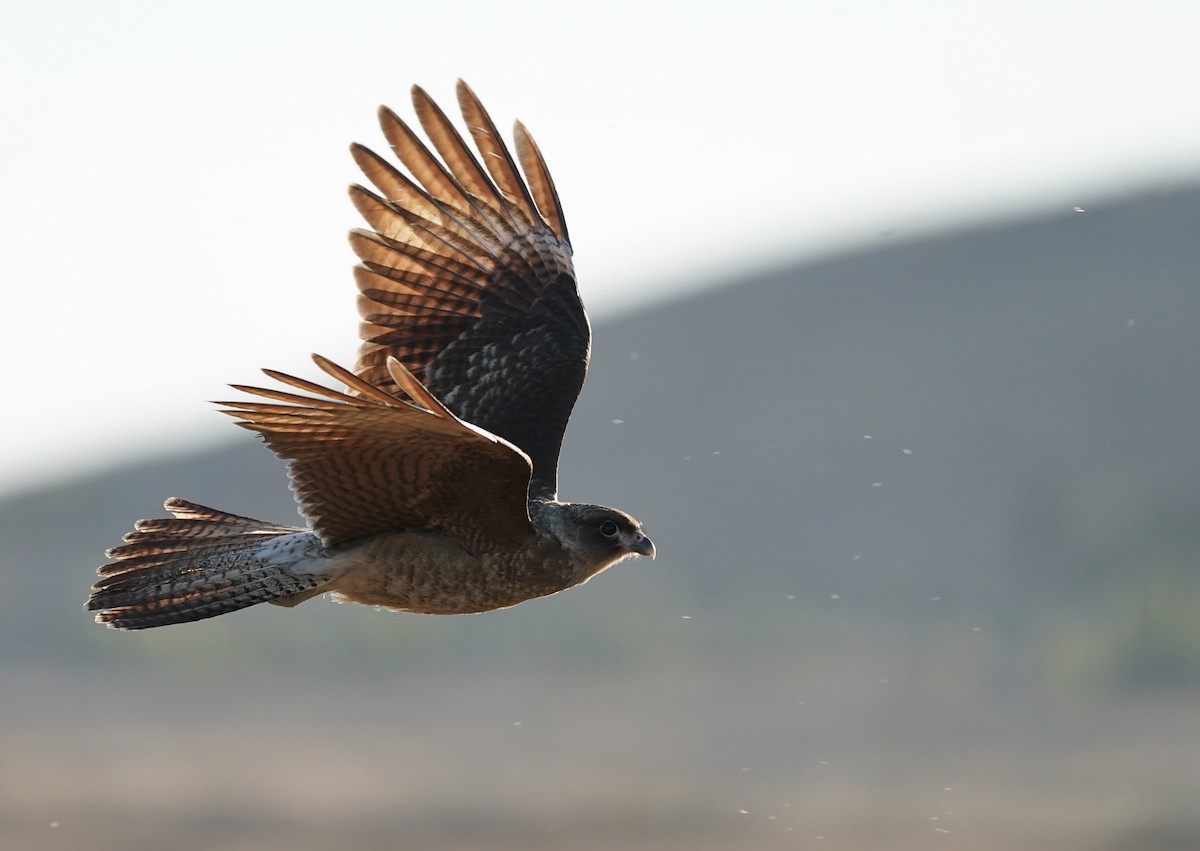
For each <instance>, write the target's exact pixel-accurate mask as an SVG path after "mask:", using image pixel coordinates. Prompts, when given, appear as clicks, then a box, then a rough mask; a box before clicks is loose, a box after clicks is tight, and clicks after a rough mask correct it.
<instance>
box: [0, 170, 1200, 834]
mask: <svg viewBox="0 0 1200 851" xmlns="http://www.w3.org/2000/svg"><path fill="white" fill-rule="evenodd" d="M1197 222H1200V191H1197V190H1195V189H1188V188H1184V189H1180V190H1177V191H1171V192H1167V191H1158V192H1147V193H1145V194H1143V195H1141V196H1137V197H1132V198H1129V199H1125V200H1122V201H1119V202H1111V203H1109V204H1101V205H1090V206H1089V207H1088V211H1087V212H1086V213H1084V214H1080V213H1074V212H1071V211H1070V207H1069V205H1066V204H1064V208H1063V211H1062V213H1061V215H1060V214H1057V213H1056V214H1052V215H1047V216H1046V217H1043V218H1041V219H1036V220H1028V221H1021V222H1014V223H1008V224H1003V225H997V226H995V227H991V228H983V229H979V230H974V231H970V232H964V233H955V234H948V235H945V236H943V237H939V238H936V239H927V240H922V241H919V242H914V243H900V242H896V243H895V244H892V243H891V241H889V240H888V239H886V238H882V237H881V241H880V245H878V246H874V247H871V248H869V249H867V250H864V251H863V252H862V253H860V254H858V255H855V256H848V257H841V258H833V259H830V260H828V261H825V262H822V263H814V264H808V265H805V266H801V267H798V268H791V269H781V270H777V271H776V272H771V273H761V274H756V275H754V276H753V277H752V278H749V279H747V280H745V281H742V282H736V285H731V286H729V287H725V288H720V289H715V290H713V291H710V292H707V293H704V294H700V295H696V296H693V297H691V298H689V299H687V300H684V301H679V302H672V303H668V304H663V305H661V306H660V307H657V308H652V309H644V310H641V311H639V312H638V313H637V314H636V315H630V316H627V317H624V318H622V319H619V320H616V321H613V322H610V323H607V324H602V325H600V326H599V327H598V328H597V329H596V341H595V342H596V355H595V360H594V366H593V373H592V376H591V378H590V379H589V382H588V385H587V387H586V388H585V392H584V395H583V397H582V399H581V402H580V405H579V407H578V409H577V413H576V416H575V418H574V419H573V421H572V426H571V429H570V431H569V433H568V440H567V446H566V452H565V457H564V461H563V473H564V481H563V491H564V495H565V496H567V497H569V498H576V499H581V500H590V501H597V502H605V503H609V504H613V505H617V506H619V507H621V508H624V509H626V510H629V511H630V512H631V513H633V514H635V515H636V516H638V517H639V518H640V519H642V520H643V521H644V522H645V523H646V524H647V527H648V529H649V531H650V533H651V535H652V536H653V537H654V539H655V542H656V543H657V544H658V547H659V552H660V554H661V555H660V557H659V559H658V560H657V561H655V562H647V561H644V560H643V561H639V562H634V563H630V564H625V565H621V566H619V567H618V568H616V569H614V570H613V571H611V572H609V573H607V574H605V575H603V576H600V577H598V578H597V579H596V580H595V581H594V582H592V583H590V584H588V585H587V586H585V587H584V588H581V589H575V590H572V591H571V592H569V593H567V594H563V595H559V596H556V597H553V598H549V599H546V600H541V601H534V602H531V603H527V604H523V605H522V606H518V607H516V608H514V609H512V610H508V611H504V612H497V613H491V614H487V615H481V616H471V617H462V618H431V617H421V616H406V615H399V614H393V613H384V612H376V611H371V610H366V609H361V608H357V607H351V606H334V605H331V604H329V603H327V602H324V601H313V602H310V603H306V604H304V605H303V606H301V607H299V608H297V609H295V610H290V611H284V610H280V609H275V608H271V607H263V608H261V609H254V610H250V611H246V612H240V613H235V614H233V615H230V616H227V617H223V618H219V619H216V620H213V621H210V622H205V623H200V624H194V625H187V626H182V627H173V628H168V629H165V630H159V631H150V632H147V633H140V634H120V633H116V632H113V631H109V630H104V629H102V628H100V627H97V626H96V625H94V624H92V623H91V621H90V616H88V615H87V614H85V613H84V612H83V611H82V603H83V600H84V598H85V596H86V591H87V585H88V584H89V583H90V581H91V578H92V571H93V569H94V567H95V565H96V564H97V563H98V562H99V560H100V558H99V556H100V554H101V552H102V551H103V549H104V548H105V547H107V546H111V545H113V544H115V543H116V542H117V541H118V540H119V537H120V535H121V534H122V533H123V532H124V531H126V530H127V529H128V528H129V526H130V524H131V522H132V521H133V520H135V519H136V518H137V517H140V516H148V515H151V514H157V513H158V512H159V511H161V509H159V508H158V505H159V504H160V503H161V500H162V499H163V498H164V497H166V496H170V495H178V496H183V497H187V498H190V499H194V500H197V501H200V502H204V503H208V504H213V505H217V506H219V507H222V508H226V509H229V510H231V511H236V512H239V513H244V514H250V515H257V516H262V517H264V518H265V519H280V520H287V519H290V518H291V517H292V516H293V509H292V508H291V507H290V501H289V497H288V494H287V491H286V486H285V478H284V475H283V471H282V468H281V466H280V465H279V464H278V463H277V462H275V461H274V460H273V459H272V458H271V457H270V455H269V453H267V452H266V451H265V450H263V449H261V447H258V446H256V445H254V443H253V441H252V440H250V439H246V438H244V439H243V440H242V441H241V442H238V443H236V444H231V446H230V448H228V449H221V450H218V451H215V452H208V453H206V454H204V455H199V456H192V455H187V454H180V455H179V456H178V457H175V458H167V459H146V462H145V464H143V465H140V466H138V467H134V468H129V469H121V470H113V471H112V472H111V473H110V474H108V475H105V476H101V477H98V478H90V479H86V480H79V481H71V482H64V483H58V484H55V483H48V484H47V485H46V487H45V488H44V489H42V490H39V491H36V492H29V493H26V494H21V495H18V496H17V497H15V498H12V499H9V500H7V501H6V502H4V503H3V504H0V539H2V541H3V547H2V548H0V582H2V583H3V586H2V587H3V589H4V591H3V595H2V596H0V648H2V650H0V683H2V685H0V688H2V695H0V837H3V839H2V841H0V845H3V846H4V847H13V848H62V849H73V848H85V847H86V848H88V849H118V848H119V849H159V848H168V847H169V848H179V849H185V851H186V849H200V848H213V847H220V848H227V849H247V851H260V849H261V850H262V851H265V849H285V848H286V849H318V848H320V849H328V848H331V847H345V848H354V849H373V848H379V849H383V848H389V849H391V848H430V849H484V848H488V849H507V848H512V849H516V848H572V849H585V851H586V849H594V848H612V847H621V848H630V849H651V848H654V849H664V848H689V849H710V848H711V849H717V848H721V849H724V848H797V847H798V848H809V847H813V848H828V849H864V848H880V849H884V848H886V849H906V848H913V849H917V848H920V849H926V848H936V847H946V848H955V849H979V851H991V849H1012V848H1055V849H1068V851H1069V849H1085V848H1086V849H1142V848H1154V849H1167V851H1169V849H1183V848H1195V847H1200V810H1198V809H1197V807H1196V801H1197V800H1198V799H1200V736H1197V735H1195V730H1196V718H1197V712H1198V711H1200V710H1198V709H1197V707H1198V706H1200V616H1198V614H1200V555H1197V554H1198V553H1200V523H1197V520H1196V518H1197V506H1200V453H1197V452H1196V434H1197V428H1198V424H1200V381H1197V369H1196V364H1197V363H1200V359H1198V358H1197V346H1198V345H1200V343H1198V341H1200V336H1197V332H1196V329H1197V327H1200V271H1198V270H1200V240H1197V239H1196V224H1197ZM585 283H586V282H585ZM254 366H257V364H251V365H249V366H248V370H251V367H254ZM251 372H252V370H251ZM251 372H248V373H247V375H246V376H231V377H230V378H231V380H246V379H247V378H249V377H250V376H251ZM133 392H134V391H133V389H131V394H132V393H133ZM127 410H128V406H127V405H125V404H124V403H123V401H122V400H114V406H113V410H112V411H108V412H94V415H95V416H122V415H128V414H127V413H124V412H126V411H127ZM206 415H207V416H213V414H208V413H206V412H205V411H204V406H203V404H202V403H200V402H199V401H198V402H197V416H206ZM231 431H232V430H231ZM234 437H235V435H232V434H231V439H233V438H234ZM79 439H80V440H83V441H86V440H87V422H86V421H82V420H81V422H80V428H79Z"/></svg>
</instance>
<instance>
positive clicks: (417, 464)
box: [218, 355, 533, 552]
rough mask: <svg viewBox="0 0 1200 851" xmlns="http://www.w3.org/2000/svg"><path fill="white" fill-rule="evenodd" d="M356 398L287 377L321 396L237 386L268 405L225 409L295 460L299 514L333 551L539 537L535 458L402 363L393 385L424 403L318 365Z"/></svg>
mask: <svg viewBox="0 0 1200 851" xmlns="http://www.w3.org/2000/svg"><path fill="white" fill-rule="evenodd" d="M313 359H314V361H316V363H317V365H318V366H319V367H320V368H321V369H322V370H323V371H324V372H325V373H326V374H328V375H330V376H331V377H333V378H335V379H337V380H338V381H341V382H343V383H345V384H346V385H347V386H348V387H350V388H351V389H352V390H353V391H354V393H355V394H356V395H350V394H348V393H340V392H338V391H336V390H331V389H329V388H326V387H323V386H321V385H319V384H316V383H314V382H311V381H307V380H305V379H301V378H296V377H294V376H291V375H287V374H285V373H281V372H275V371H270V372H269V373H268V374H269V375H270V376H271V377H273V378H275V379H277V380H278V381H280V382H281V383H283V384H285V385H287V386H289V387H292V388H295V389H299V390H304V391H306V392H308V393H315V394H317V396H318V397H317V398H314V397H310V396H303V395H299V394H296V393H292V392H290V391H284V390H276V389H265V388H256V387H247V386H240V385H239V386H237V387H236V389H238V390H241V391H242V392H245V393H247V394H249V395H251V396H257V397H259V398H263V399H268V400H270V401H267V402H262V401H255V400H243V401H239V402H220V403H218V404H221V405H223V406H225V407H224V409H223V412H224V413H227V414H230V415H232V416H235V417H237V418H238V424H239V425H241V426H243V427H245V428H248V429H250V430H252V431H256V432H258V433H259V434H261V435H262V437H263V439H264V440H265V442H266V443H267V445H268V446H269V447H270V448H271V450H272V451H273V452H275V454H277V455H279V456H280V457H281V458H283V459H285V460H286V461H287V462H288V470H289V474H290V476H291V480H292V490H293V492H294V493H295V495H296V500H297V502H298V503H299V505H300V512H301V514H303V515H304V517H305V518H306V519H307V520H308V521H309V523H310V524H311V525H312V527H313V530H314V531H315V532H316V533H317V534H318V535H319V536H320V537H321V540H322V541H323V542H324V543H325V545H326V546H335V545H337V544H340V543H344V542H346V541H350V540H354V539H356V538H362V537H365V536H368V535H374V534H378V533H382V532H393V531H409V530H423V531H440V532H443V533H446V534H448V535H451V536H454V537H455V538H456V539H458V540H460V541H461V542H462V544H463V546H464V547H466V548H467V549H468V550H471V551H474V552H482V551H483V550H484V549H486V548H488V547H491V546H520V545H522V544H525V543H527V542H528V540H529V539H530V538H531V537H532V536H533V530H532V526H531V525H530V520H529V513H528V509H527V498H528V487H529V480H530V472H531V468H530V462H529V458H528V457H527V456H526V455H525V454H524V453H522V452H521V451H520V450H519V449H517V448H516V447H514V446H512V445H511V444H509V443H508V442H507V441H505V440H503V439H501V438H498V437H496V436H495V435H493V434H489V433H488V432H486V431H483V430H481V429H478V428H476V427H474V426H471V425H468V424H466V423H463V422H462V421H460V420H459V419H458V418H457V417H455V416H454V415H453V414H452V413H451V412H450V411H449V410H447V409H446V407H445V406H444V405H442V403H441V402H440V401H439V400H438V399H437V397H436V396H434V395H433V394H432V393H430V392H429V391H428V390H427V389H426V388H425V387H424V386H423V385H422V384H421V383H420V382H419V381H418V380H417V379H416V378H415V377H414V376H413V375H412V374H411V373H407V372H406V371H405V370H404V368H403V366H402V365H400V364H399V363H398V362H396V361H392V362H391V365H392V369H393V370H394V375H393V379H394V380H396V381H397V382H398V383H399V384H400V385H401V386H402V387H403V388H404V390H405V392H406V393H407V395H408V396H409V398H411V399H413V400H414V401H413V402H409V401H405V400H404V399H401V398H399V397H397V396H395V395H393V394H391V393H388V392H386V391H385V390H383V389H381V388H379V387H376V386H374V385H372V384H371V383H369V382H367V381H365V380H363V379H362V378H361V377H359V376H356V375H354V373H352V372H350V371H349V370H347V369H344V368H342V367H340V366H338V365H337V364H334V363H333V362H331V361H329V360H326V359H325V358H322V357H320V356H319V355H314V356H313Z"/></svg>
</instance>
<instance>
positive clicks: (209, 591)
mask: <svg viewBox="0 0 1200 851" xmlns="http://www.w3.org/2000/svg"><path fill="white" fill-rule="evenodd" d="M164 507H165V508H166V509H167V510H168V511H170V512H171V514H173V515H174V517H172V518H168V519H159V520H139V521H138V522H137V523H136V524H135V525H134V531H132V532H130V533H129V534H127V535H126V536H125V543H124V544H122V545H121V546H119V547H113V548H112V549H110V550H109V551H108V552H107V553H106V555H107V556H108V557H109V558H112V559H117V560H116V561H114V562H112V563H110V564H106V565H104V566H102V567H100V568H99V571H98V572H99V574H100V578H99V579H98V580H97V581H96V584H95V585H93V586H92V596H91V597H89V598H88V601H87V609H88V610H90V611H94V612H96V613H97V614H96V621H97V622H98V623H105V624H108V625H109V626H111V627H115V628H117V629H146V628H148V627H153V626H165V625H167V624H173V623H186V622H188V621H197V620H202V619H204V618H211V617H215V616H217V615H223V614H225V613H226V612H232V611H236V610H237V609H244V608H246V607H247V606H253V605H254V604H255V603H263V602H275V603H279V604H281V605H295V604H296V603H299V602H301V601H303V600H306V599H308V598H309V597H312V596H315V595H317V594H319V593H321V590H322V589H321V586H322V585H323V584H324V582H325V580H326V579H327V577H324V576H321V575H319V574H316V575H314V574H312V573H304V572H299V573H297V572H293V571H292V570H291V566H292V565H293V564H295V563H296V562H299V561H302V560H304V559H306V558H313V557H317V556H319V554H320V552H321V545H320V540H319V539H318V538H317V537H316V535H314V534H313V533H311V532H309V531H307V530H305V529H299V528H297V527H295V526H284V525H281V524H277V523H265V522H263V521H261V520H252V519H250V518H249V517H240V516H238V515H236V514H226V513H225V512H223V511H216V510H214V509H212V508H205V507H204V506H202V505H196V504H194V503H191V502H187V501H185V500H182V499H176V498H174V497H173V498H171V499H168V500H167V501H166V503H165V505H164ZM285 536H294V540H288V541H285V540H283V538H284V537H285ZM272 541H274V542H275V545H274V546H269V545H270V544H271V542H272Z"/></svg>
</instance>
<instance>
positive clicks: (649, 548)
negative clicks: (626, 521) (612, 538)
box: [628, 532, 655, 558]
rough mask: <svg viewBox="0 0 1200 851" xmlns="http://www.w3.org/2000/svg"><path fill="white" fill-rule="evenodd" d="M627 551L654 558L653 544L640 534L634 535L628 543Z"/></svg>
mask: <svg viewBox="0 0 1200 851" xmlns="http://www.w3.org/2000/svg"><path fill="white" fill-rule="evenodd" d="M628 549H629V551H630V552H631V553H637V554H638V555H640V556H650V558H654V555H655V552H654V542H653V541H651V540H650V539H649V538H647V537H646V536H645V535H644V534H642V533H641V532H637V533H635V534H634V536H633V540H632V541H630V542H629V545H628Z"/></svg>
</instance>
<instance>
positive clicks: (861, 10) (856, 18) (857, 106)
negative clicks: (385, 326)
mask: <svg viewBox="0 0 1200 851" xmlns="http://www.w3.org/2000/svg"><path fill="white" fill-rule="evenodd" d="M15 5H16V4H9V6H10V8H8V9H6V11H5V12H3V13H0V66H2V74H0V109H2V111H3V116H4V124H3V127H4V132H3V136H2V137H0V138H2V139H3V148H4V156H3V157H2V158H0V172H2V183H0V185H2V186H3V188H4V200H3V203H0V215H2V216H3V222H2V224H3V227H2V229H0V233H2V234H3V240H4V244H3V248H2V250H0V279H2V281H3V287H4V303H3V305H4V309H3V311H2V312H0V346H2V347H3V354H4V363H5V365H6V372H7V381H6V383H7V386H8V393H7V400H8V401H7V402H6V405H5V430H6V433H5V437H6V439H5V440H4V441H0V494H2V493H4V492H11V491H12V490H14V489H17V488H20V487H23V486H26V485H29V484H37V483H46V482H50V481H53V480H55V479H58V478H61V477H64V476H67V475H70V474H71V473H72V472H75V471H79V470H93V469H103V468H104V467H106V466H110V465H113V464H116V463H120V462H122V461H125V460H128V459H131V458H134V457H138V456H139V455H141V454H153V453H157V452H160V451H163V450H167V449H174V450H180V449H183V448H186V447H188V446H204V445H209V444H212V443H214V442H216V441H218V440H221V439H226V438H232V437H233V436H234V435H235V434H236V432H235V430H234V429H233V428H232V427H231V424H230V422H229V420H228V418H226V417H223V416H221V415H219V414H217V413H215V412H214V411H213V410H212V406H211V405H209V404H208V403H207V402H206V400H209V399H219V398H228V396H229V395H230V391H228V390H226V389H225V384H226V383H227V382H243V383H246V382H249V383H254V382H256V381H258V378H259V375H260V374H259V373H258V368H259V367H263V366H270V367H274V368H277V369H282V370H285V371H289V372H296V373H299V374H302V375H309V376H314V375H316V373H315V370H314V369H313V368H312V367H311V366H310V364H309V361H308V355H309V353H310V352H312V351H319V352H322V353H323V354H326V355H328V356H330V357H332V358H334V359H336V360H341V361H343V362H347V363H349V362H351V361H352V359H353V352H354V349H355V346H356V343H357V340H356V328H357V318H356V316H355V311H354V285H353V281H352V279H351V276H350V266H351V264H352V262H353V257H352V255H351V253H350V250H349V248H348V246H347V244H346V239H345V232H346V230H347V229H348V228H350V227H354V226H357V225H358V220H357V215H356V213H355V212H354V210H353V208H352V207H351V205H350V203H349V201H348V200H347V198H346V195H345V187H346V185H347V184H349V183H351V182H353V181H356V180H357V179H358V177H357V175H356V173H355V167H354V165H353V163H352V161H351V159H350V157H349V155H348V153H347V146H348V144H349V142H351V141H352V140H355V141H360V142H363V143H365V144H367V145H369V146H372V147H376V148H380V149H382V148H385V147H386V146H385V145H383V144H381V136H380V134H379V131H378V129H377V127H376V126H375V122H374V115H375V109H376V107H377V106H378V105H379V104H380V103H387V104H389V105H391V106H392V107H393V108H395V109H396V110H397V111H398V112H400V113H401V115H403V116H405V117H410V116H411V107H410V105H409V100H408V89H409V86H410V85H411V84H412V83H414V82H417V83H420V84H421V85H422V86H424V87H425V88H426V89H427V90H428V91H429V92H430V94H432V95H433V96H434V97H435V98H436V99H438V100H439V101H441V102H442V103H443V106H444V107H446V109H447V112H451V111H452V109H453V107H454V103H455V102H454V81H455V79H456V78H457V77H459V76H462V77H464V78H465V79H466V80H467V81H468V82H469V83H470V84H471V85H472V87H473V88H474V89H475V91H476V92H477V93H478V94H479V96H480V97H481V99H482V100H483V102H484V103H485V105H486V106H487V107H488V110H489V111H490V112H491V114H492V117H493V119H494V120H495V121H496V123H497V124H498V125H499V126H501V127H502V128H507V127H509V126H511V123H512V120H513V119H514V118H517V117H519V118H520V119H521V120H522V121H523V122H524V123H525V124H526V125H527V126H528V127H529V128H530V129H531V131H532V132H533V134H534V136H535V137H536V139H537V140H538V143H539V145H540V147H541V148H542V151H543V153H544V154H545V155H546V158H547V160H548V162H549V164H550V167H551V170H552V171H553V173H554V176H555V180H556V182H557V184H558V188H559V192H560V194H561V195H562V197H563V203H564V207H565V210H566V215H567V220H568V223H569V225H570V229H571V235H572V238H573V243H574V248H575V258H576V265H577V269H578V271H579V274H580V279H581V286H582V289H583V293H584V299H585V301H586V302H587V303H588V304H589V306H590V307H591V310H592V314H593V318H594V319H595V318H600V319H603V318H604V317H605V316H609V315H613V314H614V313H616V312H618V311H620V310H623V309H628V308H631V307H633V306H636V305H637V304H638V303H640V302H644V301H645V300H647V299H657V298H662V297H666V296H669V295H671V294H674V293H679V292H682V291H685V290H686V289H688V288H695V287H699V286H703V285H705V284H706V283H711V282H717V281H720V280H723V279H725V278H727V277H729V276H730V275H732V274H734V273H735V272H736V270H738V269H743V268H750V269H758V268H763V267H768V266H770V265H772V264H773V263H777V262H782V261H784V260H786V259H793V258H802V257H806V256H818V255H821V254H826V253H829V252H833V251H837V250H841V249H843V248H849V247H854V246H856V245H865V244H871V243H873V242H877V241H878V240H879V239H880V238H881V236H880V235H881V234H883V233H888V234H891V236H890V237H889V238H891V239H896V238H903V237H905V236H909V235H913V234H916V233H920V232H924V231H927V230H930V229H934V228H938V227H943V226H946V225H952V224H954V223H958V222H975V221H986V220H989V219H992V218H997V217H1003V216H1010V215H1014V214H1020V213H1023V212H1041V213H1056V212H1059V211H1062V210H1069V209H1071V208H1072V207H1075V206H1079V207H1082V208H1084V209H1087V207H1088V206H1089V204H1097V203H1103V202H1104V200H1105V199H1107V198H1109V197H1111V196H1112V195H1113V194H1114V193H1117V192H1119V191H1120V190H1121V189H1122V188H1126V187H1138V186H1141V185H1144V184H1146V183H1156V184H1159V185H1170V184H1172V183H1176V182H1182V181H1186V180H1189V179H1192V178H1195V177H1197V176H1200V107H1198V106H1197V103H1198V101H1197V97H1196V86H1197V82H1198V81H1200V51H1198V50H1197V49H1196V44H1197V42H1198V40H1200V4H1197V3H1194V2H1190V0H1181V2H1177V3H1172V2H1161V1H1160V2H1155V0H1140V2H1137V3H1132V2H1103V0H1093V2H1080V3H1061V2H1060V3H1054V2H1046V0H1038V1H1037V2H1022V0H1017V2H1009V3H1006V4H986V8H985V4H982V3H975V2H962V3H950V2H943V3H933V2H871V1H870V0H857V2H853V3H831V2H823V3H818V2H787V3H784V2H780V3H762V2H759V3H755V2H738V3H736V4H733V3H731V4H716V3H703V2H690V3H683V2H681V3H650V2H644V1H643V2H611V3H604V4H582V3H574V4H573V3H567V2H562V1H561V0H559V2H549V3H543V2H532V0H527V1H526V2H508V3H486V2H463V3H455V2H437V3H431V2H420V3H408V2H402V0H388V2H341V3H337V4H333V3H329V4H321V3H313V2H303V0H293V2H287V3H283V2H262V3H255V2H248V0H238V2H229V0H220V2H204V3H197V4H192V3H171V2H161V1H160V2H106V3H91V2H89V3H82V2H64V3H52V2H45V3H39V4H33V3H26V4H21V8H17V9H14V8H11V7H12V6H15Z"/></svg>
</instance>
